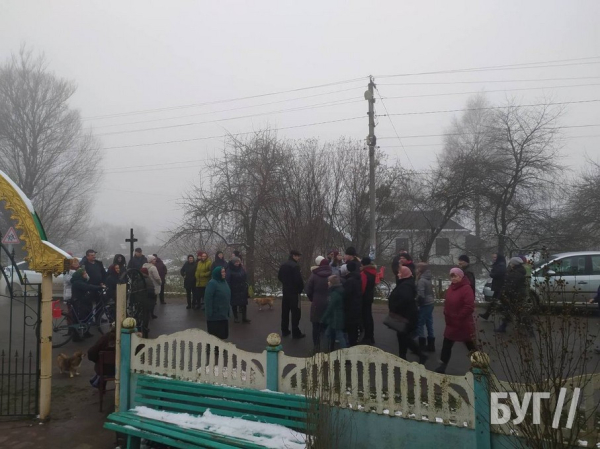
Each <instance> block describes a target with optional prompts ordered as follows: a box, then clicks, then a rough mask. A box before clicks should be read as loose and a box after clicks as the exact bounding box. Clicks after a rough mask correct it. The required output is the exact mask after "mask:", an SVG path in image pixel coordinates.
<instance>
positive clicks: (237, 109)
mask: <svg viewBox="0 0 600 449" xmlns="http://www.w3.org/2000/svg"><path fill="white" fill-rule="evenodd" d="M356 89H362V86H357V87H351V88H349V89H340V90H334V91H330V92H324V93H322V94H321V93H320V94H313V95H305V96H303V97H296V98H289V99H286V100H277V101H269V102H267V103H259V104H253V105H248V106H239V107H237V108H229V109H220V110H218V111H207V112H199V113H197V114H187V115H178V116H176V117H163V118H157V119H152V120H139V121H137V122H126V123H113V124H111V125H103V126H95V127H94V129H102V128H112V127H115V126H126V125H139V124H141V123H152V122H162V121H164V120H176V119H180V118H190V117H198V116H201V115H207V114H218V113H221V112H231V111H239V110H241V109H249V108H257V107H261V106H269V105H272V104H279V103H286V102H288V101H297V100H304V99H306V98H314V97H322V96H323V95H332V94H337V93H341V92H349V91H351V90H356Z"/></svg>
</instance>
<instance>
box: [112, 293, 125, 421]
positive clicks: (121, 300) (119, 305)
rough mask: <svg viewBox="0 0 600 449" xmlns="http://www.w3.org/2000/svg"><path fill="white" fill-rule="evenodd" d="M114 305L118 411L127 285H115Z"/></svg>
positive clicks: (117, 409)
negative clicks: (115, 296)
mask: <svg viewBox="0 0 600 449" xmlns="http://www.w3.org/2000/svg"><path fill="white" fill-rule="evenodd" d="M116 299H117V300H116V304H115V333H116V336H117V337H116V342H115V411H116V412H118V411H119V409H120V401H121V325H122V323H123V320H124V319H125V317H126V315H127V313H126V308H127V307H126V303H127V285H125V284H117V298H116Z"/></svg>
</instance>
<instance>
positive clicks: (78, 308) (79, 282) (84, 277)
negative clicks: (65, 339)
mask: <svg viewBox="0 0 600 449" xmlns="http://www.w3.org/2000/svg"><path fill="white" fill-rule="evenodd" d="M71 289H72V292H73V297H72V303H73V308H74V309H75V312H76V315H71V316H70V321H71V322H72V323H78V322H79V320H81V321H85V320H86V319H87V318H88V317H89V316H90V314H91V313H92V310H93V308H94V300H95V298H97V297H98V293H99V292H100V291H101V290H102V287H100V286H99V285H92V284H91V283H90V282H89V276H88V274H87V273H86V271H85V269H84V268H83V267H81V268H79V269H78V270H77V271H76V272H75V273H73V276H72V277H71ZM71 332H73V341H81V335H80V334H79V333H78V332H77V331H75V330H74V329H73V330H71ZM91 336H92V334H91V333H90V331H89V330H88V331H87V332H86V333H85V334H84V335H83V337H86V338H87V337H91Z"/></svg>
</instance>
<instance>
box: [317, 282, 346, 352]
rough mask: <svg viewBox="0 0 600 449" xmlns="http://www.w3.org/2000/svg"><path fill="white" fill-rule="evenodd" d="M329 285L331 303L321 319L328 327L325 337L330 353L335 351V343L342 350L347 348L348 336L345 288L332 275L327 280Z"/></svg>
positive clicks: (329, 302)
mask: <svg viewBox="0 0 600 449" xmlns="http://www.w3.org/2000/svg"><path fill="white" fill-rule="evenodd" d="M327 283H328V284H329V301H328V303H327V309H326V310H325V313H324V314H323V317H322V318H321V322H322V323H323V324H326V325H327V330H326V331H325V336H326V337H327V340H328V344H329V351H330V352H331V351H333V350H334V349H335V341H336V340H337V341H338V343H339V344H340V348H341V349H343V348H346V347H347V344H346V335H345V334H344V327H345V324H346V323H345V320H344V287H343V286H342V284H341V283H340V278H339V277H338V276H336V275H331V276H329V277H328V278H327Z"/></svg>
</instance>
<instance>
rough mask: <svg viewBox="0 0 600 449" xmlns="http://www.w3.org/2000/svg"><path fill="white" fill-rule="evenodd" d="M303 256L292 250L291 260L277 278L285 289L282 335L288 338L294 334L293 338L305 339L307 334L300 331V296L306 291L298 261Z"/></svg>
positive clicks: (284, 265)
mask: <svg viewBox="0 0 600 449" xmlns="http://www.w3.org/2000/svg"><path fill="white" fill-rule="evenodd" d="M301 255H302V254H301V253H300V252H299V251H296V250H294V249H293V250H291V251H290V258H289V259H288V260H287V261H285V262H284V263H283V264H281V266H280V267H279V273H278V274H277V278H278V279H279V281H280V282H281V284H282V286H283V288H282V290H283V298H282V301H281V302H282V304H281V334H282V335H283V336H284V337H287V336H288V335H290V333H291V334H292V338H304V337H306V335H305V334H303V333H302V331H301V330H300V327H299V325H300V316H301V312H300V294H301V293H302V291H303V290H304V281H303V280H302V273H301V272H300V265H298V261H299V260H300V256H301ZM290 313H291V315H292V331H291V332H290V329H289V321H290Z"/></svg>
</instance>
